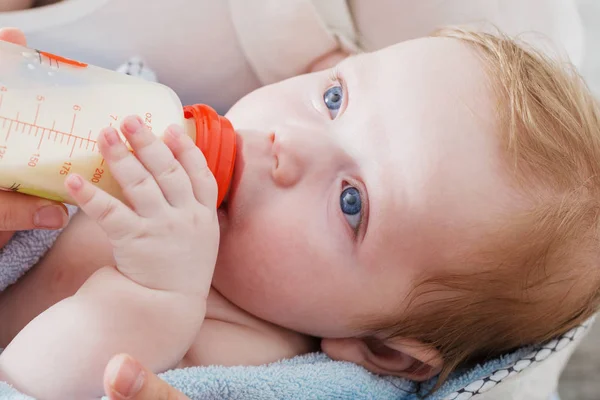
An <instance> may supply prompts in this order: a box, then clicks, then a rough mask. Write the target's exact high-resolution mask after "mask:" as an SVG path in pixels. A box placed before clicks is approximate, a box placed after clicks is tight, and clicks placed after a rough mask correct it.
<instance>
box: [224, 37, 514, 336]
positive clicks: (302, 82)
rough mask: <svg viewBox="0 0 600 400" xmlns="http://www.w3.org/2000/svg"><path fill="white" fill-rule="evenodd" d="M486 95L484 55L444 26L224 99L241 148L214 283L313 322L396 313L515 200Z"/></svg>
mask: <svg viewBox="0 0 600 400" xmlns="http://www.w3.org/2000/svg"><path fill="white" fill-rule="evenodd" d="M273 62H277V60H276V58H274V60H273ZM494 109H495V100H494V95H493V94H492V91H491V89H490V88H489V80H488V79H487V77H486V75H485V71H484V69H483V66H482V64H481V62H480V60H479V59H478V58H477V55H476V54H475V53H474V51H473V50H472V49H470V48H468V47H466V45H464V44H462V43H460V42H458V41H455V40H452V39H420V40H415V41H411V42H406V43H403V44H400V45H396V46H393V47H390V48H387V49H385V50H382V51H379V52H376V53H372V54H365V55H360V56H357V57H353V58H350V59H347V60H345V61H344V62H342V63H341V64H340V65H339V66H338V72H337V75H334V76H332V74H331V73H330V71H328V72H320V73H314V74H310V75H303V76H300V77H296V78H293V79H290V80H287V81H284V82H281V83H278V84H275V85H271V86H268V87H265V88H262V89H260V90H257V91H255V92H253V93H251V94H250V95H248V96H247V97H245V98H244V99H242V100H241V101H240V102H238V103H237V104H236V105H235V106H234V107H233V108H232V109H231V111H230V112H229V113H228V115H227V116H228V117H229V118H230V119H231V121H232V122H233V124H234V126H235V127H236V128H237V129H238V131H239V135H240V137H239V139H240V143H239V150H238V151H239V159H238V160H237V164H236V172H235V176H234V183H233V185H232V190H231V197H230V200H229V205H228V215H227V216H222V221H221V222H222V237H221V247H220V253H219V260H218V263H217V269H216V273H215V280H214V286H215V287H216V288H217V290H219V291H220V292H221V293H222V294H223V295H225V296H226V297H227V298H228V299H230V300H231V301H233V302H234V303H235V304H237V305H238V306H240V307H241V308H243V309H245V310H247V311H248V312H250V313H252V314H254V315H256V316H258V317H260V318H262V319H265V320H267V321H271V322H273V323H276V324H278V325H281V326H284V327H288V328H290V329H293V330H296V331H299V332H303V333H307V334H311V335H315V336H320V337H349V336H354V335H357V334H360V332H356V331H355V330H354V328H353V326H354V325H355V323H356V322H357V319H359V318H360V317H361V316H364V315H370V316H376V315H377V316H384V315H397V314H398V313H400V312H401V311H402V307H403V304H404V303H403V300H404V299H405V297H406V296H407V294H408V293H409V292H410V290H411V289H412V288H413V287H414V285H415V283H416V280H417V279H418V277H420V276H422V274H430V275H433V274H436V273H438V272H439V270H440V269H442V268H444V265H445V261H446V260H449V259H451V258H452V257H453V256H454V255H455V254H456V252H457V251H458V250H462V249H464V248H465V246H466V245H468V243H469V241H470V239H471V238H474V237H476V236H477V235H479V234H480V233H481V231H480V228H478V227H481V225H482V224H483V223H486V222H487V221H490V220H492V219H493V215H494V214H496V213H498V212H501V211H503V210H505V209H506V208H507V207H508V205H509V204H510V202H511V199H510V196H509V193H510V192H511V190H510V189H509V185H508V184H507V183H506V182H507V180H508V179H506V178H505V177H504V176H503V174H502V167H501V161H500V160H501V158H500V140H499V138H498V122H497V119H496V117H495V114H494ZM446 268H447V267H446Z"/></svg>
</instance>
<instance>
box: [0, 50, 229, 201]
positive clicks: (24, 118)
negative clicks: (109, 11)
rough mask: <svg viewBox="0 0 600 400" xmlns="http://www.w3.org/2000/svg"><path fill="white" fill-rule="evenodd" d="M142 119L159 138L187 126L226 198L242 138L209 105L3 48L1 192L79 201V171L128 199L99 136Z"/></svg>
mask: <svg viewBox="0 0 600 400" xmlns="http://www.w3.org/2000/svg"><path fill="white" fill-rule="evenodd" d="M128 115H139V116H140V117H142V119H143V120H144V122H145V124H146V126H148V127H149V128H151V129H152V131H153V132H154V134H156V135H159V136H160V135H162V134H163V133H164V131H165V129H166V128H167V127H168V126H169V125H171V124H180V125H183V126H184V128H185V131H186V133H187V134H188V135H189V136H190V137H191V138H192V139H194V140H195V141H196V144H197V145H198V147H199V148H200V149H201V150H202V152H203V153H204V154H205V156H206V158H207V161H208V165H209V167H210V169H211V171H212V172H213V174H214V175H215V177H216V179H217V184H218V186H219V197H218V204H217V205H219V204H220V203H221V201H222V200H223V198H224V196H225V194H226V192H227V190H228V187H229V183H230V180H231V176H232V173H233V164H234V161H235V132H234V130H233V128H232V126H231V123H230V122H229V121H228V120H226V119H225V118H224V117H222V116H219V115H218V114H217V113H216V112H215V111H214V110H213V109H212V108H210V107H208V106H205V105H194V106H186V107H182V105H181V102H180V100H179V98H178V97H177V95H176V94H175V93H174V92H173V91H172V90H171V89H170V88H168V87H166V86H164V85H161V84H157V83H153V82H147V81H145V80H142V79H139V78H135V77H132V76H128V75H124V74H120V73H117V72H114V71H110V70H105V69H102V68H98V67H94V66H91V65H87V64H84V63H80V62H77V61H73V60H68V59H65V58H63V57H60V56H56V55H53V54H49V53H45V52H42V51H37V50H31V49H28V48H25V47H21V46H17V45H14V44H10V43H5V42H0V188H2V189H6V190H14V191H18V192H23V193H27V194H31V195H35V196H39V197H45V198H48V199H53V200H58V201H63V202H67V203H72V202H73V200H72V199H71V198H70V197H69V195H68V194H67V192H66V190H65V188H64V179H65V178H66V177H67V175H68V174H69V173H71V172H76V173H78V174H80V175H81V176H83V177H84V178H85V179H88V180H89V181H90V182H92V183H94V184H96V185H97V186H99V187H101V188H102V189H104V190H106V191H107V192H109V193H111V194H113V195H115V196H116V197H117V198H122V194H121V191H120V188H119V186H118V185H117V183H116V182H115V180H114V179H113V177H112V176H111V175H110V172H109V171H108V168H107V167H106V165H105V164H104V160H103V158H102V156H101V155H100V153H99V150H98V146H97V137H98V134H99V133H100V131H101V130H102V129H103V128H105V127H107V126H114V127H116V128H118V126H119V124H120V120H121V119H122V118H124V117H126V116H128Z"/></svg>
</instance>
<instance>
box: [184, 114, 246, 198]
mask: <svg viewBox="0 0 600 400" xmlns="http://www.w3.org/2000/svg"><path fill="white" fill-rule="evenodd" d="M183 115H184V117H185V118H186V119H189V118H194V121H195V122H196V146H198V148H200V150H201V151H202V153H203V154H204V156H205V157H206V161H207V163H208V168H209V169H210V171H211V172H212V173H213V175H214V176H215V179H216V181H217V186H218V188H219V194H218V197H217V207H219V206H220V205H221V203H222V202H223V199H224V198H225V195H226V194H227V191H228V190H229V185H230V184H231V178H232V176H233V165H234V163H235V150H236V147H235V131H234V130H233V126H232V125H231V122H229V121H228V120H227V119H226V118H225V117H222V116H220V115H219V114H217V112H216V111H215V110H213V109H212V108H211V107H209V106H207V105H204V104H195V105H192V106H185V107H183Z"/></svg>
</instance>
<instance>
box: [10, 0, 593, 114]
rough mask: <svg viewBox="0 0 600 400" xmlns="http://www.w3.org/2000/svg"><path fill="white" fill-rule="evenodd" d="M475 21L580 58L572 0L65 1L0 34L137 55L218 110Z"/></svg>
mask: <svg viewBox="0 0 600 400" xmlns="http://www.w3.org/2000/svg"><path fill="white" fill-rule="evenodd" d="M274 17H275V18H274ZM482 20H489V21H491V22H493V23H494V24H496V25H498V26H499V27H500V28H502V29H503V30H506V31H508V32H510V33H516V32H522V31H527V30H535V31H541V32H542V33H543V34H545V35H548V36H549V37H550V38H551V39H553V40H556V41H558V42H560V43H562V45H563V46H565V47H566V49H567V52H568V53H569V55H570V56H571V57H572V58H573V59H574V61H576V62H579V61H580V60H581V58H582V49H583V36H582V28H581V22H580V20H579V16H578V14H577V10H576V6H575V4H574V1H573V0H527V1H522V0H485V1H482V0H445V1H438V0H419V1H414V0H348V1H345V0H63V1H61V2H59V3H57V4H54V5H50V6H45V7H41V8H37V9H32V10H25V11H17V12H9V13H0V26H17V27H19V28H21V29H23V30H24V31H25V32H26V34H27V35H28V37H29V40H30V44H31V46H32V47H36V48H41V49H44V50H47V51H50V52H55V53H59V54H62V55H64V56H67V57H71V58H74V59H80V60H82V61H86V62H88V63H91V64H95V65H99V66H103V67H106V68H110V69H115V68H116V67H117V66H118V65H119V64H121V63H122V62H123V60H126V59H128V58H129V57H131V56H132V55H134V54H135V55H139V56H140V57H142V58H143V59H144V60H146V62H148V63H149V64H150V65H151V66H152V68H153V69H154V70H155V71H156V73H157V76H158V79H159V80H161V81H162V82H163V83H165V84H167V85H168V86H171V87H172V88H173V89H175V91H176V92H177V93H178V94H179V95H180V96H181V98H182V100H183V102H184V103H192V102H207V103H210V104H211V105H213V106H215V107H216V108H217V109H218V110H220V111H224V110H226V109H227V108H228V107H229V106H231V104H233V103H234V102H235V101H236V100H238V99H239V98H240V97H242V96H243V95H244V94H246V93H248V92H250V91H252V90H254V89H256V88H258V87H260V86H261V85H262V84H264V83H268V82H273V81H276V80H279V79H284V78H287V77H290V76H292V75H295V74H297V73H301V72H303V71H304V70H305V68H306V66H307V65H308V64H309V63H311V62H312V61H315V59H317V58H319V57H321V56H324V55H325V54H326V53H327V52H329V51H331V50H333V49H336V48H342V49H346V50H349V51H351V52H352V51H355V50H356V49H357V48H358V45H360V46H361V47H363V48H365V49H366V50H373V49H377V48H381V47H384V46H387V45H389V44H392V43H395V42H398V41H402V40H406V39H411V38H414V37H417V36H422V35H426V34H428V33H430V32H431V31H432V30H433V29H434V28H436V27H439V26H440V25H445V24H463V23H473V22H477V21H482ZM305 58H313V59H312V60H308V59H305Z"/></svg>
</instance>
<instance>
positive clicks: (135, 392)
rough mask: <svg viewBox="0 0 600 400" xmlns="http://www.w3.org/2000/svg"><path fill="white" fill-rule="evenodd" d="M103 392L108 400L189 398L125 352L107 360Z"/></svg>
mask: <svg viewBox="0 0 600 400" xmlns="http://www.w3.org/2000/svg"><path fill="white" fill-rule="evenodd" d="M104 392H105V393H106V395H107V396H108V398H109V399H110V400H124V399H127V400H190V399H189V397H187V396H186V395H184V394H183V393H181V392H180V391H179V390H177V389H175V388H174V387H172V386H170V385H169V384H168V383H167V382H165V381H163V380H162V379H160V378H159V377H158V376H156V375H155V374H154V373H152V371H150V370H148V369H147V368H145V367H144V366H142V365H141V364H140V363H139V362H137V361H136V360H134V359H133V358H132V357H131V356H129V355H127V354H119V355H116V356H114V357H113V358H112V359H111V360H110V361H109V363H108V365H107V366H106V369H105V370H104Z"/></svg>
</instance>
